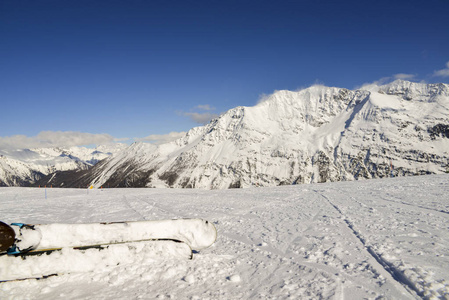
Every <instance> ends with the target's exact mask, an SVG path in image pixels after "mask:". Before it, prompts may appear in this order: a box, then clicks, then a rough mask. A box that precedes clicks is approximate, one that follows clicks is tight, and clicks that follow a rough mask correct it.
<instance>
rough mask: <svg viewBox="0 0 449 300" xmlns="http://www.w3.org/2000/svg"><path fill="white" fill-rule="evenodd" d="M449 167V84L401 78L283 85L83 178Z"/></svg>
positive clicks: (192, 183) (187, 181)
mask: <svg viewBox="0 0 449 300" xmlns="http://www.w3.org/2000/svg"><path fill="white" fill-rule="evenodd" d="M391 166H393V170H391ZM448 170H449V85H447V84H421V83H412V82H407V81H402V80H398V81H395V82H393V83H390V84H388V85H385V86H371V87H369V89H363V90H354V91H351V90H347V89H341V88H331V87H325V86H312V87H310V88H307V89H304V90H301V91H298V92H291V91H278V92H276V93H274V94H273V95H271V96H269V97H267V99H265V100H264V101H262V102H261V103H259V104H258V105H256V106H254V107H237V108H234V109H231V110H229V111H228V112H226V113H224V114H223V115H221V116H220V117H219V118H217V119H215V120H212V121H211V122H210V123H209V124H207V125H205V126H203V127H197V128H193V129H192V130H190V131H189V132H187V133H186V135H185V136H184V137H182V138H180V139H178V140H176V141H174V142H171V143H168V144H163V145H160V146H158V147H156V146H154V145H149V144H143V143H137V144H133V145H131V146H130V147H129V148H127V149H124V150H123V151H121V152H119V153H117V154H115V155H113V156H112V157H110V158H108V159H106V160H105V161H103V162H101V163H100V164H98V165H96V166H95V167H94V168H92V170H91V171H89V174H88V175H86V176H85V177H84V181H85V182H84V185H85V186H87V185H89V184H94V185H95V186H98V187H99V186H110V187H117V186H131V187H141V186H147V187H188V188H189V187H193V188H203V189H223V188H230V187H249V186H277V185H290V184H296V183H311V182H329V181H345V180H354V179H369V178H383V177H387V176H390V174H391V173H393V174H394V176H405V175H416V174H435V173H436V174H440V173H444V172H446V171H448ZM83 176H84V175H83ZM49 183H50V182H49ZM51 183H52V184H54V185H58V186H59V185H60V184H61V181H59V182H58V180H57V178H55V180H54V181H52V182H51ZM62 184H64V186H69V185H70V182H62Z"/></svg>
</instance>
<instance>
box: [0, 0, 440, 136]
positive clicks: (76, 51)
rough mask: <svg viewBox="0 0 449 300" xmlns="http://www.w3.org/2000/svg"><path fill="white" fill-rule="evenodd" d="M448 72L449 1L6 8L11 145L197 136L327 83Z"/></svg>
mask: <svg viewBox="0 0 449 300" xmlns="http://www.w3.org/2000/svg"><path fill="white" fill-rule="evenodd" d="M448 61H449V1H448V0H422V1H413V0H408V1H402V0H401V1H395V0H388V1H385V0H380V1H363V0H357V1H319V0H317V1H244V0H239V1H232V0H231V1H213V0H209V1H153V0H151V1H150V0H148V1H144V0H121V1H119V0H108V1H106V0H105V1H98V0H97V1H95V0H88V1H85V0H76V1H69V0H0V102H1V116H0V137H1V138H8V137H11V136H14V135H25V136H27V137H33V136H36V135H38V134H39V133H40V132H42V131H71V132H82V133H92V134H100V133H106V134H108V135H110V136H112V137H115V138H136V137H137V138H139V137H145V136H148V135H152V134H167V133H169V132H172V131H175V132H179V131H187V130H188V129H190V128H191V127H194V126H197V125H198V124H197V123H195V122H194V120H193V119H192V117H195V116H196V117H197V119H198V118H199V117H201V116H204V115H203V114H205V113H207V114H219V113H221V112H224V111H226V110H228V109H230V108H233V107H236V106H240V105H245V106H252V105H255V104H256V103H257V101H258V99H259V97H260V95H262V94H271V93H272V92H273V91H275V90H280V89H290V90H296V89H298V88H301V87H306V86H309V85H311V84H313V83H316V82H319V83H322V84H325V85H328V86H337V87H344V88H351V89H352V88H354V87H356V86H360V85H362V84H364V83H367V82H373V81H376V80H379V79H380V78H384V77H391V78H393V77H394V75H395V74H399V73H401V74H407V76H408V77H410V78H412V80H415V81H421V80H425V81H426V82H446V83H447V82H449V72H446V71H447V69H448V68H449V66H447V65H446V63H447V62H448ZM438 70H442V72H440V73H438V74H440V75H439V76H436V75H435V74H436V73H435V72H436V71H438ZM444 75H448V76H444ZM412 76H413V77H412ZM199 105H201V106H200V107H198V106H199ZM194 113H197V114H196V115H194Z"/></svg>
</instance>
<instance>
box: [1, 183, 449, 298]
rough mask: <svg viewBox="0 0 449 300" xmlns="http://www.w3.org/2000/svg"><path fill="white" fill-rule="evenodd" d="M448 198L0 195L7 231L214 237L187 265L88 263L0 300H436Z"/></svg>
mask: <svg viewBox="0 0 449 300" xmlns="http://www.w3.org/2000/svg"><path fill="white" fill-rule="evenodd" d="M448 194H449V175H431V176H417V177H406V178H392V179H382V180H377V179H376V180H374V179H373V180H366V181H356V182H339V183H323V184H310V185H296V186H283V187H270V188H248V189H234V190H213V191H206V190H194V189H187V190H186V189H183V190H181V189H103V190H85V189H47V199H45V195H44V189H38V188H34V189H33V188H2V189H0V201H1V206H0V215H1V218H2V221H4V222H7V223H11V222H27V223H55V222H59V223H87V222H104V221H107V222H112V221H123V220H153V219H172V218H205V219H208V220H210V221H211V222H213V223H214V224H215V226H216V227H217V230H218V239H217V241H216V243H215V244H214V245H213V246H212V247H210V248H207V249H203V250H201V251H199V252H198V253H195V255H194V259H193V260H185V259H171V258H168V259H167V258H166V257H165V258H161V259H154V258H151V259H148V260H143V259H142V257H139V255H138V254H135V256H132V257H126V258H124V259H123V262H122V263H121V264H119V265H114V266H106V265H104V264H102V263H101V262H102V261H101V260H102V258H101V257H99V258H97V260H95V259H93V261H92V264H93V266H95V267H93V268H90V270H88V271H83V270H81V271H76V270H75V271H73V269H74V268H69V267H68V268H67V270H65V271H66V272H67V273H65V274H60V275H59V276H53V277H49V278H47V279H43V280H25V281H19V282H7V283H1V284H0V298H1V299H55V298H64V299H139V298H141V299H158V298H160V299H286V298H291V299H320V298H324V299H362V298H369V299H376V298H379V297H385V298H387V299H417V298H418V299H419V298H448V297H449V280H448V278H449V226H448V224H449V197H448V196H447V195H448ZM67 255H71V254H70V253H68V254H67ZM14 263H15V264H17V266H16V267H17V268H18V269H20V268H21V267H22V266H23V265H22V264H21V260H20V258H18V259H16V260H15V261H14ZM50 264H51V262H50ZM91 266H92V265H91ZM59 270H60V268H59ZM70 270H72V271H70ZM62 271H64V270H62ZM69 271H70V272H69ZM62 273H64V272H62Z"/></svg>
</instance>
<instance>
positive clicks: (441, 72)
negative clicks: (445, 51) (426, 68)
mask: <svg viewBox="0 0 449 300" xmlns="http://www.w3.org/2000/svg"><path fill="white" fill-rule="evenodd" d="M433 76H437V77H449V61H448V62H447V63H446V68H444V69H441V70H438V71H435V72H434V73H433Z"/></svg>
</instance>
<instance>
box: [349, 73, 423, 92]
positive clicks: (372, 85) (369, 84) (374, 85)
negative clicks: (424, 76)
mask: <svg viewBox="0 0 449 300" xmlns="http://www.w3.org/2000/svg"><path fill="white" fill-rule="evenodd" d="M415 78H416V75H415V74H405V73H398V74H394V75H392V76H387V77H382V78H380V79H378V80H375V81H373V82H367V83H364V84H362V85H361V86H356V87H355V89H358V90H371V89H373V88H374V89H375V88H377V87H378V86H380V85H384V84H387V83H389V82H391V81H394V80H398V79H400V80H413V79H415Z"/></svg>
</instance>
